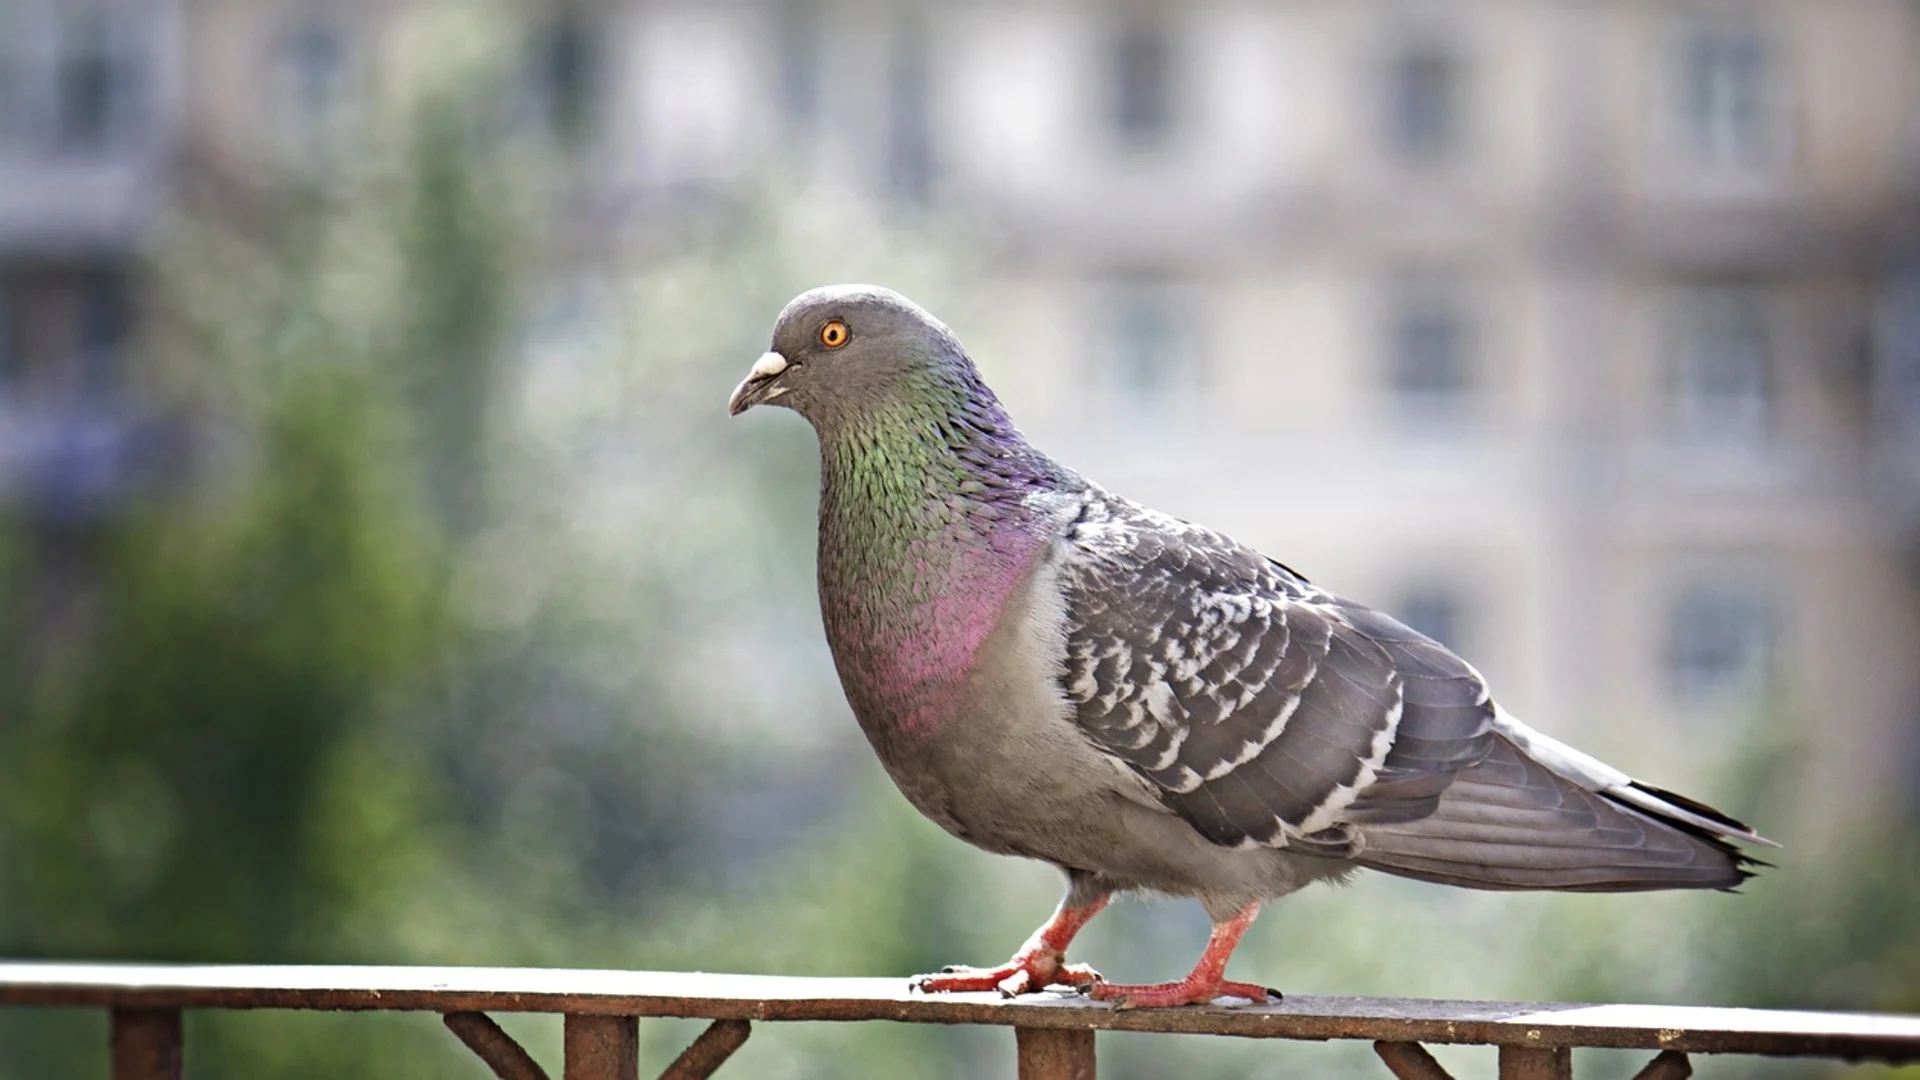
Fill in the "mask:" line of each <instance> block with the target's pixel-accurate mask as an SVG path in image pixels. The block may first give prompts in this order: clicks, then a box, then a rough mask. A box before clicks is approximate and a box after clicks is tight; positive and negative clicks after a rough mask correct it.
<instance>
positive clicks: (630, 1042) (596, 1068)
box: [564, 1013, 640, 1080]
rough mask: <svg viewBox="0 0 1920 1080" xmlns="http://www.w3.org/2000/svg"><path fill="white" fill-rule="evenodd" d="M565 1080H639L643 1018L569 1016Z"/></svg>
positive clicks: (571, 1014) (577, 1014)
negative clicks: (641, 1024)
mask: <svg viewBox="0 0 1920 1080" xmlns="http://www.w3.org/2000/svg"><path fill="white" fill-rule="evenodd" d="M565 1042H566V1055H567V1061H566V1069H565V1073H564V1076H565V1080H640V1019H639V1018H638V1017H634V1016H589V1015H583V1014H580V1013H568V1014H567V1020H566V1031H565Z"/></svg>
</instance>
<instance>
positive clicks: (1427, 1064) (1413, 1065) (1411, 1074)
mask: <svg viewBox="0 0 1920 1080" xmlns="http://www.w3.org/2000/svg"><path fill="white" fill-rule="evenodd" d="M1373 1052H1374V1053H1376V1054H1379V1055H1380V1060H1381V1061H1383V1062H1386V1065H1387V1071H1388V1072H1390V1073H1392V1074H1393V1075H1395V1076H1397V1077H1399V1078H1400V1080H1453V1077H1451V1076H1448V1075H1447V1070H1445V1069H1443V1068H1441V1067H1440V1063H1439V1062H1437V1061H1435V1060H1433V1055H1432V1054H1429V1053H1427V1048H1426V1047H1424V1046H1421V1045H1420V1044H1419V1043H1415V1042H1386V1041H1381V1042H1377V1043H1374V1044H1373Z"/></svg>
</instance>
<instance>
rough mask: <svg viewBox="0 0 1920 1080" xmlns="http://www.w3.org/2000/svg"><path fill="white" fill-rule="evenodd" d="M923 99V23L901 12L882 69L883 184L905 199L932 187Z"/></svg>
mask: <svg viewBox="0 0 1920 1080" xmlns="http://www.w3.org/2000/svg"><path fill="white" fill-rule="evenodd" d="M927 98H928V87H927V35H926V27H925V26H923V25H921V23H920V22H919V21H918V20H917V19H915V18H914V17H913V16H911V15H907V16H902V19H901V21H900V22H899V23H898V24H897V25H896V26H895V27H894V32H893V55H892V58H891V61H890V63H889V66H888V69H887V186H888V188H889V189H890V190H891V191H892V192H893V194H894V196H895V197H896V198H900V199H905V200H908V201H911V202H924V201H926V198H927V195H928V193H929V191H930V190H931V188H932V186H933V146H932V138H931V136H930V134H929V132H928V116H927V113H928V108H929V102H928V100H927Z"/></svg>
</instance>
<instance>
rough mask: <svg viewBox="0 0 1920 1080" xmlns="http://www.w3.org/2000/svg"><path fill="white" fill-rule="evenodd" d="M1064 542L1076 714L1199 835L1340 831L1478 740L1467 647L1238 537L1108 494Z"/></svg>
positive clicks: (1416, 809)
mask: <svg viewBox="0 0 1920 1080" xmlns="http://www.w3.org/2000/svg"><path fill="white" fill-rule="evenodd" d="M1062 543H1063V545H1064V556H1063V558H1062V559H1061V560H1060V587H1061V590H1062V593H1063V596H1064V597H1065V601H1066V604H1065V607H1066V616H1067V659H1066V665H1065V670H1064V671H1063V672H1062V685H1063V688H1064V689H1065V692H1066V695H1067V698H1068V700H1069V701H1070V702H1071V703H1072V705H1073V707H1074V710H1075V717H1076V719H1077V720H1078V722H1079V725H1080V728H1081V730H1082V731H1083V732H1084V733H1085V734H1086V736H1087V737H1088V738H1089V739H1090V740H1092V741H1093V742H1094V744H1095V745H1097V746H1099V747H1101V748H1102V749H1104V750H1106V751H1107V752H1109V753H1111V754H1113V755H1115V756H1116V757H1118V758H1120V759H1121V760H1123V761H1125V762H1126V763H1127V764H1129V765H1131V766H1132V767H1133V768H1134V769H1136V770H1137V771H1139V772H1140V773H1142V774H1143V775H1145V776H1146V777H1147V778H1148V779H1150V780H1151V781H1153V783H1154V784H1155V785H1156V786H1157V787H1158V788H1159V790H1160V792H1161V796H1162V799H1163V801H1165V802H1166V804H1167V805H1168V806H1169V807H1171V808H1172V809H1174V810H1175V811H1176V812H1178V813H1179V814H1180V815H1181V816H1182V817H1184V818H1185V819H1186V820H1187V821H1188V822H1189V823H1191V824H1192V825H1193V827H1194V828H1195V829H1197V830H1199V831H1200V833H1201V834H1203V835H1204V836H1206V837H1207V839H1209V840H1211V841H1213V842H1214V843H1217V844H1223V845H1228V846H1233V845H1242V844H1262V845H1271V846H1276V847H1278V846H1289V847H1304V848H1308V849H1312V848H1315V847H1320V848H1331V849H1342V848H1345V847H1347V846H1349V842H1350V839H1351V831H1350V826H1352V825H1354V824H1357V823H1360V822H1363V821H1369V820H1376V821H1391V820H1411V819H1414V818H1419V817H1424V816H1426V815H1428V814H1431V813H1432V812H1433V810H1434V808H1435V806H1436V805H1437V803H1438V799H1439V796H1440V793H1441V792H1442V791H1444V790H1445V789H1446V787H1447V786H1448V785H1449V784H1450V783H1451V782H1452V780H1453V778H1454V776H1455V775H1456V774H1458V773H1459V772H1460V770H1462V769H1464V768H1467V767H1469V766H1472V765H1474V764H1476V763H1478V762H1479V761H1481V760H1482V759H1484V758H1485V757H1486V756H1487V755H1488V753H1489V752H1491V750H1492V749H1493V745H1494V742H1495V739H1496V736H1495V734H1494V731H1493V726H1494V716H1495V712H1494V707H1493V704H1492V702H1491V701H1490V700H1489V697H1488V694H1487V689H1486V685H1485V683H1484V682H1483V681H1482V680H1481V678H1480V676H1479V674H1478V673H1477V672H1475V671H1474V670H1473V669H1472V668H1471V667H1470V666H1468V665H1467V664H1466V663H1465V662H1464V661H1462V660H1460V659H1459V658H1458V657H1456V656H1454V655H1453V654H1452V653H1450V652H1448V651H1447V650H1446V649H1444V648H1442V647H1441V646H1439V645H1438V644H1436V643H1434V642H1433V641H1431V640H1429V639H1427V638H1424V637H1422V636H1421V635H1419V634H1417V633H1414V632H1413V631H1412V630H1409V629H1408V628H1406V627H1405V626H1402V625H1400V624H1399V623H1397V622H1394V621H1393V620H1392V619H1389V618H1387V617H1386V616H1384V615H1381V614H1379V613H1377V612H1374V611H1370V610H1368V609H1366V608H1363V607H1360V606H1358V605H1354V604H1350V603H1347V602H1345V601H1342V600H1340V599H1338V598H1337V597H1332V596H1329V595H1327V594H1325V593H1321V592H1319V591H1318V590H1315V589H1314V588H1313V587H1312V586H1310V585H1309V584H1307V582H1306V581H1305V580H1304V579H1302V578H1301V577H1299V576H1298V575H1296V574H1294V573H1293V572H1292V571H1290V570H1288V569H1287V568H1286V567H1284V566H1282V565H1280V564H1278V563H1276V562H1273V561H1272V560H1270V559H1268V558H1266V557H1265V556H1262V555H1260V554H1259V553H1258V552H1255V551H1253V550H1252V549H1250V548H1247V547H1244V546H1242V545H1240V544H1237V543H1235V542H1234V541H1232V540H1229V539H1228V538H1226V537H1224V536H1221V535H1219V534H1217V533H1213V532H1210V531H1208V530H1206V529H1202V528H1199V527H1197V526H1193V525H1188V524H1186V523H1184V522H1180V521H1178V520H1175V519H1173V518H1170V517H1166V516H1165V515H1162V514H1158V513H1156V512H1154V511H1151V510H1146V509H1144V508H1141V507H1137V506H1133V505H1132V504H1128V503H1125V502H1122V501H1121V500H1118V499H1113V498H1111V497H1107V498H1098V497H1096V498H1092V499H1089V501H1088V504H1087V506H1086V507H1085V508H1084V509H1083V511H1082V513H1081V515H1080V518H1079V520H1078V521H1076V522H1075V523H1074V524H1073V526H1072V527H1071V528H1070V529H1069V530H1068V531H1067V533H1066V534H1065V536H1064V537H1063V538H1062Z"/></svg>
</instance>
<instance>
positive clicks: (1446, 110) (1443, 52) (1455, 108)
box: [1383, 41, 1466, 166]
mask: <svg viewBox="0 0 1920 1080" xmlns="http://www.w3.org/2000/svg"><path fill="white" fill-rule="evenodd" d="M1465 83H1466V73H1465V64H1464V62H1463V61H1462V60H1461V58H1460V56H1459V55H1458V54H1457V53H1456V52H1455V51H1454V50H1453V49H1451V48H1449V47H1447V46H1446V45H1444V44H1442V43H1440V42H1437V41H1419V42H1413V43H1410V44H1408V45H1406V46H1404V47H1402V48H1401V49H1400V50H1399V51H1398V52H1397V53H1396V54H1395V55H1394V56H1393V58H1392V60H1391V61H1390V62H1389V64H1388V70H1387V80H1386V102H1385V110H1384V112H1385V116H1384V118H1383V119H1384V121H1385V124H1384V128H1385V135H1386V143H1387V148H1388V150H1389V151H1390V152H1391V153H1392V154H1393V156H1394V158H1395V159H1396V160H1398V161H1400V162H1401V163H1402V164H1405V165H1416V166H1417V165H1436V164H1443V163H1445V162H1447V161H1449V160H1452V159H1453V158H1455V157H1457V156H1458V154H1459V150H1460V144H1461V142H1462V141H1463V136H1464V134H1465V132H1464V130H1463V129H1464V127H1465V112H1466V102H1465V97H1466V88H1465Z"/></svg>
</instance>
